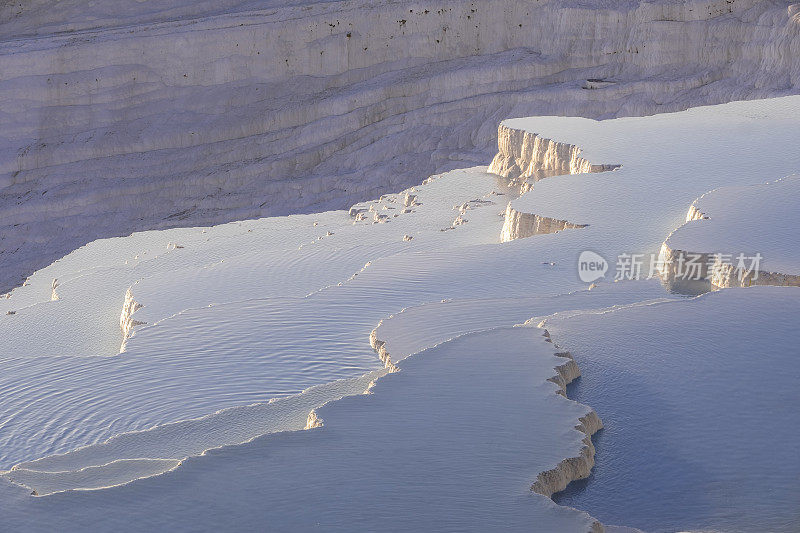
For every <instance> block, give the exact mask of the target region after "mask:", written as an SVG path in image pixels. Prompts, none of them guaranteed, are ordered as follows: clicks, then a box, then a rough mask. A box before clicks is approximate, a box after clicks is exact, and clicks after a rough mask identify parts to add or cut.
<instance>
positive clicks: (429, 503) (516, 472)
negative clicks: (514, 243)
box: [0, 328, 603, 533]
mask: <svg viewBox="0 0 800 533" xmlns="http://www.w3.org/2000/svg"><path fill="white" fill-rule="evenodd" d="M545 341H546V338H545V337H543V335H542V331H541V330H536V329H532V328H499V329H495V330H492V331H488V332H483V333H480V334H475V335H468V336H465V337H462V338H459V339H456V340H454V341H451V342H446V343H444V344H442V345H440V346H438V347H436V348H433V349H430V350H427V351H425V352H422V353H420V354H417V355H415V356H413V357H410V358H408V359H406V360H404V361H402V362H401V363H400V372H397V373H394V374H391V375H389V376H386V377H384V378H382V379H380V380H379V381H377V382H376V383H375V385H374V387H372V389H371V391H370V394H366V395H359V396H354V397H350V398H346V399H343V400H340V401H338V402H335V403H332V404H329V405H326V406H324V407H322V408H320V409H318V410H317V412H316V416H317V424H318V425H317V427H315V428H314V429H311V430H310V431H303V432H294V433H292V432H289V433H281V434H275V435H271V436H269V437H266V438H260V439H256V440H254V441H253V442H250V443H248V444H245V445H242V446H237V447H231V448H225V449H221V450H214V451H210V452H209V453H207V454H206V456H205V457H199V458H191V459H188V460H187V461H185V462H184V464H183V465H182V466H181V468H178V469H177V470H175V471H173V472H170V473H169V474H166V475H163V476H158V477H154V478H151V479H146V480H140V481H137V482H136V483H132V484H129V485H127V486H125V487H118V488H113V489H108V490H103V491H91V492H83V493H81V492H75V491H73V492H70V493H66V494H60V495H58V496H54V497H48V498H25V499H24V500H20V499H19V498H17V497H14V495H13V494H8V492H9V491H8V490H7V489H8V487H7V486H5V485H0V490H2V491H3V493H4V498H2V500H0V502H2V503H0V510H2V512H3V516H4V523H5V524H6V525H8V526H9V527H11V528H17V527H24V528H25V529H26V530H28V531H45V530H48V528H52V527H53V526H54V524H56V523H65V522H66V524H67V529H68V530H76V531H78V530H81V529H83V528H86V527H91V528H94V529H95V530H97V529H99V530H106V529H109V528H113V527H120V529H122V530H130V525H125V524H121V523H120V522H119V519H118V517H125V521H126V523H127V524H136V527H138V528H140V529H141V528H144V529H150V530H152V529H163V528H164V527H165V524H169V528H170V529H171V530H174V531H197V530H204V531H210V530H226V531H246V530H252V529H258V528H260V527H262V526H263V525H264V524H268V525H269V528H270V529H275V530H281V531H305V530H309V529H313V528H321V529H324V530H325V531H353V530H377V529H380V530H388V531H419V530H426V531H490V530H498V529H503V530H506V531H530V530H531V527H534V528H535V530H537V531H559V532H581V533H584V532H593V533H599V532H602V531H603V527H602V526H601V525H600V524H599V523H598V522H597V521H596V520H595V519H593V518H592V517H590V516H589V515H587V514H586V513H583V512H580V511H577V510H575V509H570V508H567V507H561V506H558V505H556V504H554V503H553V502H552V501H551V500H550V499H549V498H547V497H545V496H543V495H541V494H537V493H535V492H532V491H531V489H530V487H531V483H533V482H534V480H535V479H536V472H542V471H551V469H552V471H554V472H555V471H558V470H559V469H560V463H561V461H562V459H563V458H564V456H575V457H576V458H577V457H584V456H585V454H586V452H585V450H586V449H587V444H586V442H588V437H587V436H586V434H585V433H584V432H583V431H588V432H591V431H594V430H596V429H597V427H598V421H597V418H596V415H594V413H593V412H592V411H591V410H590V409H589V408H588V407H586V406H583V405H580V404H577V403H575V402H573V401H570V400H567V399H565V398H564V397H562V396H561V395H559V394H557V392H559V391H561V390H563V389H562V387H561V386H559V385H558V384H556V383H553V382H551V381H549V380H548V378H551V377H553V376H554V375H557V374H555V373H556V370H555V368H556V367H560V366H562V365H563V364H564V357H562V356H560V355H559V354H557V353H554V348H553V345H552V344H551V343H548V342H545ZM576 425H579V426H581V427H582V428H583V431H580V430H578V428H576V427H575V426H576ZM320 426H321V427H320ZM17 475H19V476H20V478H16V477H15V476H17ZM32 475H35V473H26V472H19V471H12V472H11V473H10V477H11V478H12V479H14V480H15V481H18V482H27V481H28V479H29V477H26V476H32ZM6 496H8V497H6ZM186 502H191V503H190V505H186ZM33 508H35V509H36V512H32V509H33ZM219 509H225V511H224V512H219ZM78 511H80V512H78ZM233 517H235V519H234V518H233Z"/></svg>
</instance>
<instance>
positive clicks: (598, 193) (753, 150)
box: [490, 97, 800, 277]
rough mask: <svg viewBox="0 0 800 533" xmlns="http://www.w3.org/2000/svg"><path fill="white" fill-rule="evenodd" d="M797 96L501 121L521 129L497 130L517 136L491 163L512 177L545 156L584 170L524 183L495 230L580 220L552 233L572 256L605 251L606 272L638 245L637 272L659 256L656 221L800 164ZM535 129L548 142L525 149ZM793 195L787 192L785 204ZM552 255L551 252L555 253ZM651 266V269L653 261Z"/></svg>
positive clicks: (672, 221)
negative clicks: (676, 109) (706, 196)
mask: <svg viewBox="0 0 800 533" xmlns="http://www.w3.org/2000/svg"><path fill="white" fill-rule="evenodd" d="M784 106H785V107H784ZM798 106H800V99H798V98H796V97H787V98H779V99H773V100H764V101H759V102H752V103H747V102H733V103H730V104H724V105H721V106H711V107H702V108H694V109H690V110H688V111H686V112H681V113H672V114H664V115H658V116H655V117H644V118H634V117H631V118H620V119H613V120H608V121H600V122H598V121H594V120H588V119H582V118H559V117H535V118H526V119H512V120H507V121H504V126H503V129H501V132H502V131H506V132H510V131H511V130H515V131H519V132H526V133H527V134H518V135H516V136H509V135H510V134H509V135H504V136H503V137H504V138H506V139H516V140H517V141H519V142H516V143H510V142H504V143H501V144H500V152H499V153H498V156H497V157H496V158H495V164H493V166H492V167H490V170H495V171H497V172H501V171H502V170H503V169H505V173H506V174H507V175H508V176H510V177H514V176H515V175H516V174H517V173H518V172H520V169H523V168H525V169H534V171H535V170H536V169H538V168H548V167H552V166H556V167H558V168H563V169H564V170H568V169H571V170H573V171H575V172H581V173H577V174H564V175H557V176H550V177H546V178H544V179H540V180H539V181H535V183H534V185H533V189H532V190H531V191H529V192H527V193H525V194H523V195H522V196H520V197H519V198H517V199H513V200H511V202H510V203H509V205H508V206H507V210H506V217H505V224H504V227H503V232H502V239H503V240H504V241H514V240H516V239H520V238H524V237H529V236H532V235H541V234H546V233H550V232H551V231H552V230H554V229H555V230H562V229H565V227H566V228H570V227H573V228H579V229H568V230H567V231H565V232H563V233H560V234H559V237H560V238H559V240H558V242H560V243H566V242H570V241H571V242H572V243H576V245H575V246H574V247H573V250H574V252H573V253H574V254H575V255H574V256H573V259H572V261H576V260H577V256H578V254H580V253H581V252H582V251H584V250H591V251H595V252H597V253H599V254H600V255H602V256H603V257H604V258H605V259H606V260H607V261H608V264H609V266H610V271H609V272H608V273H607V274H606V277H609V276H611V277H613V276H614V275H615V274H616V273H617V272H615V270H616V269H615V267H619V266H620V264H619V262H618V261H617V259H618V257H619V256H620V255H621V254H627V255H629V256H630V255H632V254H642V255H641V256H640V259H641V261H642V263H643V264H641V265H640V267H641V272H640V274H642V275H643V276H647V275H648V274H650V273H651V272H650V270H651V269H650V266H651V264H650V258H651V257H652V258H653V259H654V261H653V265H654V266H657V261H655V259H657V258H658V252H659V250H660V248H661V245H662V243H663V239H664V236H663V235H661V236H658V235H657V231H656V230H657V228H664V227H667V228H670V230H668V232H669V231H671V229H672V228H675V227H677V226H678V225H680V223H682V222H683V221H684V220H685V217H686V206H687V205H689V204H691V203H692V202H693V201H694V200H695V199H696V198H697V197H699V196H700V195H702V194H703V193H705V192H707V191H708V190H710V189H714V188H717V187H723V186H746V185H754V184H758V183H763V182H764V181H769V180H776V179H780V178H783V177H785V176H787V175H791V174H793V173H796V172H797V171H798V169H800V154H798V152H797V150H795V149H794V148H792V146H793V145H794V143H795V142H796V141H795V139H796V138H797V135H799V134H800V120H798V116H800V107H798ZM539 138H541V139H542V141H538V145H539V146H543V147H545V148H543V149H539V150H531V149H529V147H530V146H531V145H533V144H534V143H535V142H537V141H536V139H539ZM498 161H510V162H513V163H512V164H507V163H503V164H497V163H498ZM620 165H621V166H620ZM609 168H613V170H610V171H609V170H607V169H609ZM592 170H601V171H600V172H592ZM602 170H606V171H602ZM792 198H793V197H792V196H791V195H789V196H787V197H786V199H785V201H786V202H787V204H788V205H787V207H786V209H787V210H789V209H791V203H792V201H793V200H792ZM542 221H555V222H557V221H567V222H566V223H567V224H568V225H567V226H561V227H559V226H558V224H556V225H555V226H554V225H553V224H555V222H552V223H548V224H544V223H543V222H542ZM789 226H791V223H790V222H789V223H787V224H786V227H789ZM769 227H770V226H769V225H767V226H766V227H765V228H764V232H763V233H764V234H766V233H769V231H770V230H769ZM754 233H755V232H754ZM784 233H785V230H783V229H781V230H779V231H776V232H775V233H774V235H772V236H770V237H768V239H771V240H770V241H769V242H774V243H775V244H774V246H775V247H778V246H779V243H780V240H781V237H780V235H783V234H784ZM537 238H541V236H540V237H537ZM787 253H793V252H787ZM553 256H554V259H553V260H554V261H556V262H558V259H557V257H558V256H557V254H553ZM621 273H622V274H625V275H626V276H632V275H634V274H635V273H633V272H630V271H627V272H621ZM652 274H654V275H658V271H657V269H653V271H652Z"/></svg>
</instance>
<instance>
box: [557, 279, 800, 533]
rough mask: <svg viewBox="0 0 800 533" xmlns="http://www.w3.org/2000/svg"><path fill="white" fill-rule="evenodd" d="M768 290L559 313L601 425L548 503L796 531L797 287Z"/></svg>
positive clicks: (641, 519)
mask: <svg viewBox="0 0 800 533" xmlns="http://www.w3.org/2000/svg"><path fill="white" fill-rule="evenodd" d="M776 290H777V291H780V290H781V289H776V288H771V289H768V290H767V291H766V292H765V293H764V294H762V295H761V296H763V298H761V297H759V298H753V296H754V295H755V293H754V292H753V290H752V289H746V290H739V291H738V292H739V294H740V295H747V296H749V297H750V298H748V299H747V300H745V299H742V301H741V302H735V301H734V300H735V298H733V297H730V296H724V295H722V294H720V293H717V294H711V295H707V296H704V297H702V298H700V299H697V300H693V301H689V302H681V303H679V304H668V305H666V306H654V307H650V308H643V309H638V310H631V311H625V312H621V313H614V314H612V315H605V316H593V317H586V318H581V319H579V320H578V321H576V322H575V323H572V324H570V323H569V322H568V321H567V322H566V323H565V324H564V326H565V329H564V330H563V332H562V333H563V335H560V336H559V335H556V340H557V341H558V342H565V343H566V344H567V346H566V347H567V348H569V349H570V350H571V351H572V353H573V354H574V355H575V358H576V360H577V361H578V364H579V365H580V367H581V370H582V371H583V377H582V378H581V379H579V380H578V381H576V382H575V383H574V384H573V385H571V386H570V388H569V396H570V397H571V398H573V399H575V400H577V401H579V402H581V403H586V404H588V405H591V406H592V407H593V408H594V409H595V410H596V411H597V413H598V414H599V415H600V417H601V418H602V420H603V422H604V424H605V429H604V430H602V431H601V432H599V433H598V434H597V436H596V437H595V444H596V447H597V456H596V459H597V464H596V467H595V469H594V471H593V474H592V475H591V477H590V478H589V479H587V480H583V481H579V482H575V483H573V484H571V485H570V486H569V487H568V489H567V490H565V491H564V492H562V493H561V494H558V495H556V497H555V500H556V502H558V503H560V504H563V505H569V506H573V507H576V508H578V509H582V510H585V511H587V512H589V513H590V514H592V515H593V516H595V517H596V518H598V519H599V520H600V521H601V522H603V523H606V524H619V525H626V526H632V527H637V528H640V529H643V530H646V531H648V532H671V531H683V530H692V531H697V530H703V531H729V532H738V531H747V532H797V531H800V448H798V444H797V442H798V439H799V438H800V426H798V424H797V421H796V410H797V407H798V405H800V387H798V383H800V360H798V353H799V352H800V349H798V348H797V347H798V346H799V345H800V342H798V341H799V340H800V339H798V337H800V333H798V331H797V329H796V328H794V327H793V326H791V323H792V321H793V320H795V319H796V317H797V316H798V314H797V313H798V311H800V298H798V296H800V294H798V292H800V291H796V290H793V289H789V290H788V293H787V292H786V289H784V293H783V294H781V293H779V292H776ZM733 296H737V295H733ZM715 304H716V305H719V310H717V309H714V308H713V306H714V305H715ZM670 305H672V306H673V307H672V308H669V306H670ZM678 305H680V306H681V307H677V306H678ZM615 315H616V316H615ZM714 322H719V324H720V327H718V328H714V327H713V326H712V327H709V324H713V323H714ZM723 324H724V327H722V325H723ZM556 329H558V328H556ZM637 329H638V330H637ZM567 340H568V342H567Z"/></svg>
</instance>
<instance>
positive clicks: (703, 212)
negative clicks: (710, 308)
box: [660, 176, 800, 288]
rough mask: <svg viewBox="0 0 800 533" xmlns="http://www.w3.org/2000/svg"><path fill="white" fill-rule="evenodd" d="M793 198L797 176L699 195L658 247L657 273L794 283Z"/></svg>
mask: <svg viewBox="0 0 800 533" xmlns="http://www.w3.org/2000/svg"><path fill="white" fill-rule="evenodd" d="M798 198H800V176H791V177H787V178H784V179H782V180H778V181H775V182H772V183H764V184H760V185H750V186H741V187H722V188H719V189H714V190H713V191H710V192H708V193H706V194H704V195H702V196H701V197H700V198H698V199H697V200H695V201H694V202H693V203H692V205H691V206H690V207H689V212H688V213H687V215H686V222H685V223H684V224H683V225H682V226H680V227H678V228H677V229H676V230H675V231H673V232H672V233H670V235H669V237H667V239H666V240H665V241H664V244H663V245H662V246H661V260H662V262H661V265H660V267H661V268H660V272H661V275H662V276H663V278H664V279H665V280H666V281H668V282H670V283H679V282H680V281H681V279H682V278H685V277H687V275H689V274H691V275H696V276H698V277H699V278H700V279H702V280H705V281H708V282H709V283H710V284H711V285H712V286H713V287H717V288H724V287H737V286H738V287H749V286H753V285H794V286H797V285H800V255H799V253H800V252H799V251H800V242H798V237H797V230H796V228H797V225H798V224H799V223H800V220H798V216H799V214H800V210H798V205H797V202H798ZM692 268H694V269H695V272H690V270H691V269H692Z"/></svg>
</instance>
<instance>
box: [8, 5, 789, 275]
mask: <svg viewBox="0 0 800 533" xmlns="http://www.w3.org/2000/svg"><path fill="white" fill-rule="evenodd" d="M797 21H798V15H797V9H796V5H792V6H790V5H789V4H788V3H787V2H781V1H772V0H768V1H759V0H703V1H687V2H680V3H678V2H675V3H672V2H625V3H620V5H616V6H611V5H609V3H608V2H600V1H599V0H595V1H594V2H577V1H559V2H556V1H546V0H545V1H540V2H508V0H490V1H487V2H483V3H480V4H478V3H474V2H466V1H454V0H451V1H444V2H441V1H440V2H437V3H435V4H433V3H425V2H422V3H419V2H408V1H397V2H389V3H374V2H369V3H367V2H363V1H357V0H347V1H337V2H325V3H318V4H301V3H299V2H293V3H292V2H290V3H281V4H278V3H263V2H261V3H255V2H247V1H234V0H227V1H225V2H221V3H213V2H205V3H202V2H201V3H184V4H177V5H176V4H175V3H174V2H147V3H137V4H136V5H133V6H132V5H130V4H129V3H112V2H110V1H109V0H106V1H104V2H100V3H98V4H97V5H95V6H93V8H92V10H91V14H89V13H87V12H86V10H85V6H82V5H81V2H78V1H77V0H72V1H65V2H60V3H59V5H58V7H57V8H53V7H52V6H51V5H48V4H47V3H45V2H38V1H37V2H31V3H27V4H26V5H24V6H22V5H9V6H6V7H3V8H0V35H3V36H4V40H3V41H0V70H1V71H2V74H3V75H2V80H1V81H0V102H2V109H1V110H0V114H1V115H2V117H3V129H2V132H1V133H0V146H2V148H3V149H2V151H0V154H2V155H0V242H2V245H0V267H2V270H3V272H4V275H3V277H2V278H0V290H3V289H4V288H6V289H7V288H10V286H11V285H14V284H17V283H18V282H19V281H21V277H22V276H24V275H25V274H27V273H29V272H30V271H32V270H33V268H35V267H37V266H42V265H45V264H47V263H49V262H50V261H51V260H53V259H55V258H56V257H58V256H60V255H63V254H64V253H66V252H68V251H70V250H72V249H74V248H75V247H77V246H79V245H82V244H84V243H85V242H87V241H89V240H92V239H94V238H97V237H102V236H112V235H123V234H127V233H130V232H131V231H135V230H142V229H147V228H164V227H171V226H185V225H198V224H212V223H218V222H223V221H228V220H235V219H242V218H248V217H258V216H263V215H271V214H284V213H288V212H296V211H302V210H314V209H320V208H323V207H343V206H346V205H348V204H350V203H353V202H355V201H358V200H361V199H365V198H369V197H376V196H378V195H379V194H380V193H381V192H384V191H387V190H399V189H402V188H403V187H404V186H406V185H409V184H411V183H412V182H416V180H417V179H418V176H420V175H428V174H431V173H432V172H434V171H438V170H446V169H450V168H456V167H463V166H465V161H473V162H474V161H476V160H483V158H484V157H485V156H487V155H488V154H489V153H490V152H491V147H492V145H493V141H494V139H493V137H494V129H495V127H496V125H497V123H498V122H499V121H500V120H502V119H503V118H505V117H508V116H512V115H516V116H524V115H531V114H548V113H549V114H570V115H584V116H590V117H598V118H601V117H610V116H617V115H641V114H649V113H655V112H658V111H667V110H676V109H681V108H686V107H688V106H690V105H698V104H704V103H716V102H722V101H726V100H731V99H741V98H753V97H760V96H767V95H776V94H783V93H788V92H794V91H796V88H797V86H798V81H800V66H799V65H800V61H798V57H800V37H799V35H800V24H798V22H797Z"/></svg>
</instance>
